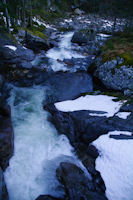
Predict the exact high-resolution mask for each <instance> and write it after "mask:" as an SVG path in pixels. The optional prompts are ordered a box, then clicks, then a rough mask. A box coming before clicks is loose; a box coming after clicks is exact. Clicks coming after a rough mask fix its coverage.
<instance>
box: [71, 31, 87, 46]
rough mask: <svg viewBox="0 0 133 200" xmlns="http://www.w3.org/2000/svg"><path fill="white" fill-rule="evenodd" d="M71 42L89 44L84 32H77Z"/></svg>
mask: <svg viewBox="0 0 133 200" xmlns="http://www.w3.org/2000/svg"><path fill="white" fill-rule="evenodd" d="M71 42H73V43H77V44H79V45H81V44H87V42H88V38H87V37H86V35H85V34H84V33H82V32H75V33H74V35H73V37H72V40H71Z"/></svg>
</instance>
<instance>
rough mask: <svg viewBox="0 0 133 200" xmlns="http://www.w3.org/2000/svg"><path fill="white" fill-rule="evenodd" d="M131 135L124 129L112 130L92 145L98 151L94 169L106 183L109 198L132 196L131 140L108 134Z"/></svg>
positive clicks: (132, 152) (132, 147)
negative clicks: (115, 138)
mask: <svg viewBox="0 0 133 200" xmlns="http://www.w3.org/2000/svg"><path fill="white" fill-rule="evenodd" d="M111 134H113V135H120V134H124V135H132V133H131V132H126V131H112V132H109V133H108V134H107V135H102V136H101V137H99V138H98V139H97V140H96V141H94V142H93V145H94V146H96V148H97V149H98V150H99V152H100V156H99V157H98V158H97V159H96V170H98V171H99V172H100V173H101V176H102V178H103V180H104V182H105V185H106V196H107V198H108V199H109V200H114V199H117V200H122V199H123V200H131V199H132V198H133V140H114V139H113V138H110V137H109V135H111Z"/></svg>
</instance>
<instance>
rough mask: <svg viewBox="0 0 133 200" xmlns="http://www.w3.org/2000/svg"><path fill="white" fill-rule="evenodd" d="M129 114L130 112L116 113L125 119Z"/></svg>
mask: <svg viewBox="0 0 133 200" xmlns="http://www.w3.org/2000/svg"><path fill="white" fill-rule="evenodd" d="M130 114H131V112H118V113H117V114H116V116H117V117H119V118H122V119H127V117H128V116H129V115H130Z"/></svg>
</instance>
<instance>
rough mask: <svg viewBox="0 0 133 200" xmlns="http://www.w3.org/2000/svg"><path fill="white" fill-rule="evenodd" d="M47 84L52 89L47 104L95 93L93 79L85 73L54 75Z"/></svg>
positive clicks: (59, 73)
mask: <svg viewBox="0 0 133 200" xmlns="http://www.w3.org/2000/svg"><path fill="white" fill-rule="evenodd" d="M45 84H46V85H47V86H48V87H49V88H50V90H49V93H48V95H47V99H46V102H47V103H54V102H57V101H64V100H68V99H74V98H76V97H78V96H80V95H81V94H83V93H86V92H91V91H93V84H92V77H91V76H90V75H88V74H87V73H84V72H77V73H63V72H58V73H54V74H53V75H52V76H51V77H50V78H49V79H48V80H47V81H46V83H45Z"/></svg>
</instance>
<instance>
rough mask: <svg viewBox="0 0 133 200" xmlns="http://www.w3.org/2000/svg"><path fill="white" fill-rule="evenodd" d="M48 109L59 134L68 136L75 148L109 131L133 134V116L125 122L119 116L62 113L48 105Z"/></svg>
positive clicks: (83, 112)
mask: <svg viewBox="0 0 133 200" xmlns="http://www.w3.org/2000/svg"><path fill="white" fill-rule="evenodd" d="M46 109H47V110H48V111H49V112H50V113H51V117H50V118H49V119H50V120H51V122H52V123H53V124H54V125H55V127H56V128H57V130H58V132H59V133H62V134H65V135H67V136H68V138H69V139H70V141H71V143H72V144H73V145H74V146H75V145H76V143H79V144H80V143H81V142H83V143H84V144H86V145H89V144H90V143H91V142H92V141H94V140H96V139H97V138H98V137H99V136H100V135H103V134H107V133H108V132H109V131H114V130H118V131H119V130H121V131H130V132H133V115H130V116H128V118H127V119H126V120H125V119H121V118H119V117H117V116H114V117H110V118H107V117H99V116H90V111H75V112H61V111H59V110H57V109H56V108H55V106H54V105H47V106H46Z"/></svg>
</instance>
